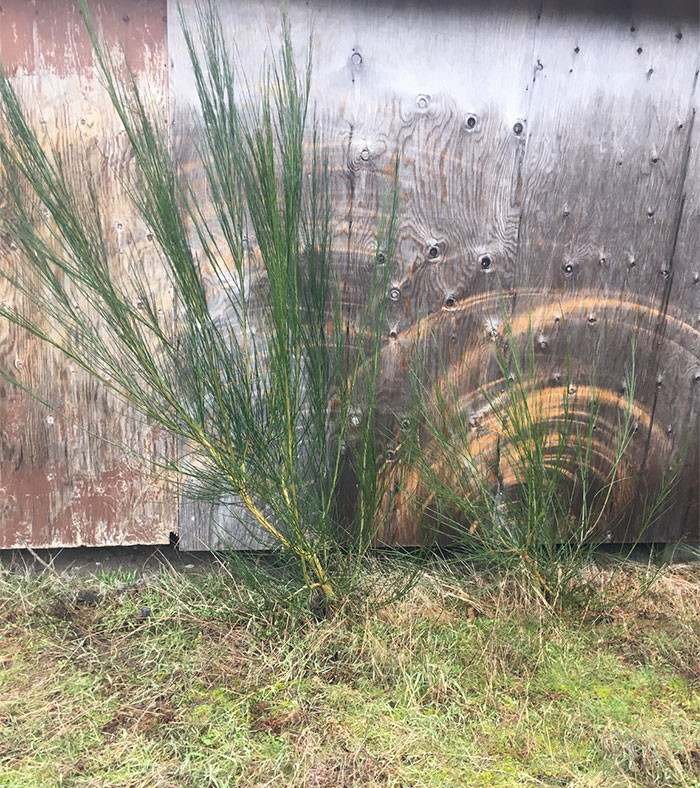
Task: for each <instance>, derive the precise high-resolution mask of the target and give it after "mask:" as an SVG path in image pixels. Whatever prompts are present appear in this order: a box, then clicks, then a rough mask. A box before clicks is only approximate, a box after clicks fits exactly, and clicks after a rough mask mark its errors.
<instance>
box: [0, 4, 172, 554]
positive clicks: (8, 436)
mask: <svg viewBox="0 0 700 788" xmlns="http://www.w3.org/2000/svg"><path fill="white" fill-rule="evenodd" d="M91 8H92V10H93V12H94V13H95V14H96V18H98V19H99V21H100V24H101V25H102V27H103V29H104V34H105V38H106V40H107V41H108V42H110V43H111V44H112V45H114V44H115V43H116V42H118V41H122V42H123V44H124V47H125V49H126V52H127V55H128V58H129V60H130V62H131V64H132V67H133V68H134V69H135V71H136V74H137V78H138V81H139V83H140V84H141V85H142V86H143V87H144V89H146V91H147V93H148V94H149V97H150V99H151V100H152V101H153V102H154V106H155V108H156V111H157V112H160V113H165V112H166V111H167V68H166V24H167V21H166V6H165V2H160V1H159V0H153V2H147V3H144V2H139V1H138V0H120V1H119V2H118V3H113V4H109V5H107V4H103V5H101V6H98V5H96V4H95V3H93V4H92V6H91ZM0 58H2V60H3V62H4V64H5V66H6V68H7V69H8V70H9V71H10V73H12V74H13V75H14V77H13V81H14V84H15V87H16V89H17V90H18V92H19V93H20V95H21V97H22V99H23V100H24V102H25V105H26V106H27V108H28V110H29V112H30V114H31V115H32V117H33V118H34V121H35V122H36V123H37V124H38V128H39V129H40V130H41V133H42V135H45V136H44V139H46V141H47V142H48V141H50V142H51V143H53V144H54V145H55V146H56V148H57V149H58V151H59V152H60V154H61V156H62V157H63V161H64V164H65V166H66V168H67V171H68V173H69V175H70V178H71V181H72V183H73V186H74V187H75V188H77V189H80V188H81V184H83V183H84V181H85V178H86V173H87V169H88V168H90V169H91V170H92V171H93V172H96V173H97V178H98V191H99V197H100V201H101V203H102V207H103V209H104V210H105V215H106V216H108V217H109V223H108V226H107V231H108V233H109V239H108V241H109V245H110V249H111V252H112V255H113V260H114V265H115V266H119V265H120V264H121V262H122V261H124V260H127V259H129V258H130V257H131V256H132V255H134V256H137V257H141V258H143V259H145V260H146V261H148V259H149V256H150V257H152V256H153V250H152V244H151V243H150V241H149V240H148V237H147V228H145V227H143V226H142V225H141V224H140V223H139V222H138V221H137V219H136V217H135V216H134V212H133V210H132V209H131V207H130V205H129V202H128V200H127V199H126V197H125V193H124V189H123V179H125V178H128V175H129V173H130V164H129V156H128V150H127V147H126V145H125V144H124V139H123V134H122V133H120V128H119V126H118V124H117V122H116V119H115V117H114V114H113V112H112V110H111V108H110V106H109V100H108V98H107V97H106V95H105V94H104V92H103V91H102V89H101V87H100V85H99V81H98V79H97V77H96V74H95V73H94V70H93V62H92V55H91V46H90V41H89V38H88V36H87V33H86V31H85V29H84V25H83V22H82V20H81V18H80V15H79V13H78V8H77V4H76V3H75V2H70V0H55V1H54V0H52V1H50V0H36V2H31V3H27V2H24V1H23V0H9V1H8V2H3V4H2V8H1V9H0ZM0 254H2V255H3V257H4V262H8V261H10V262H11V261H12V260H13V259H14V260H16V261H17V263H18V264H21V258H20V256H19V254H20V253H19V251H18V250H17V249H16V248H14V245H13V244H12V241H11V239H4V243H3V245H2V248H1V249H0ZM146 264H147V265H148V262H146ZM2 297H3V298H4V299H6V300H9V299H12V298H16V296H15V295H13V294H12V293H11V292H10V291H9V290H8V289H7V287H6V286H4V288H3V293H2ZM0 363H1V364H2V366H3V369H5V370H10V371H11V372H12V373H13V374H14V375H15V376H16V377H17V379H18V380H19V381H20V382H21V383H22V384H23V385H26V386H28V387H31V388H34V389H36V390H37V391H38V393H39V394H40V395H41V397H43V398H44V399H45V400H46V401H47V402H49V403H51V405H53V406H54V410H49V409H48V408H46V407H44V406H42V405H40V404H39V403H37V402H36V401H34V400H32V399H31V398H30V397H28V396H27V395H25V394H24V393H22V392H21V391H19V390H18V389H16V388H13V387H12V386H11V385H9V384H5V383H3V384H2V386H0V437H1V443H0V496H1V497H0V548H8V547H23V546H26V545H31V546H34V547H50V546H71V545H107V544H110V545H119V544H136V543H146V544H157V543H162V542H167V541H168V538H169V533H170V531H173V530H176V528H177V525H176V517H175V499H174V496H173V494H172V491H168V489H167V487H166V485H165V484H164V483H163V482H162V480H161V479H160V478H159V476H158V474H157V473H156V472H155V471H154V469H153V467H151V466H150V465H149V464H148V463H144V462H142V461H140V460H138V459H137V458H136V456H135V455H140V456H145V457H146V458H147V459H148V458H156V457H159V456H162V454H163V453H165V452H168V451H169V450H170V447H169V443H168V441H167V439H166V438H165V437H164V436H162V435H160V434H159V433H158V432H157V431H156V430H154V429H153V428H152V427H151V426H149V425H147V424H144V423H143V422H142V420H141V419H140V417H138V416H137V415H136V414H134V413H132V412H131V411H130V410H129V409H128V408H126V407H125V406H124V405H123V404H121V403H120V402H118V401H117V400H116V399H115V398H114V397H113V396H112V395H110V393H109V392H108V391H107V390H105V388H104V387H103V386H101V385H99V384H96V383H95V382H93V381H91V380H90V379H89V378H88V377H87V375H86V374H85V373H83V372H81V371H80V370H79V369H77V368H76V367H75V365H72V364H70V363H68V362H67V361H66V360H65V359H64V358H63V357H62V356H61V355H60V354H57V353H55V352H53V351H52V350H50V349H49V348H48V347H46V346H45V345H43V344H42V343H40V342H39V341H38V340H35V339H32V338H29V337H27V336H26V335H24V334H23V333H22V332H21V331H19V330H18V329H15V328H12V327H10V326H8V325H7V324H6V323H2V324H0Z"/></svg>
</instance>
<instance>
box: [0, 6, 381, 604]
mask: <svg viewBox="0 0 700 788" xmlns="http://www.w3.org/2000/svg"><path fill="white" fill-rule="evenodd" d="M81 7H82V10H83V15H84V17H85V20H86V23H87V26H88V29H89V31H90V35H91V37H92V42H93V47H94V52H95V57H96V62H97V65H98V68H99V72H100V74H101V77H102V81H103V83H104V86H105V88H106V90H107V93H108V94H109V97H110V99H111V101H112V104H113V106H114V109H115V110H116V113H117V115H118V117H119V120H120V121H121V124H122V126H123V128H124V131H125V132H126V136H127V138H128V142H129V145H130V148H131V153H132V154H133V159H134V162H135V172H136V174H135V178H134V179H133V181H131V182H129V183H128V184H126V185H125V188H127V189H128V192H129V196H130V197H131V200H132V202H133V204H134V206H135V207H136V209H137V212H138V214H139V215H140V217H141V218H142V219H143V221H144V223H145V224H146V226H147V227H148V228H149V229H150V232H151V233H152V234H153V237H154V239H155V242H156V243H157V246H158V248H159V252H160V254H159V256H158V264H157V265H158V270H155V271H154V270H153V269H150V270H149V269H147V268H146V267H145V266H144V265H143V263H142V262H141V261H139V260H138V259H130V260H129V264H128V269H127V270H122V271H120V270H119V267H118V266H117V265H115V261H114V259H112V256H111V255H110V251H109V248H108V243H107V241H106V232H105V218H104V216H103V215H102V214H101V212H100V208H99V201H98V197H97V189H96V187H95V185H94V182H93V180H92V179H91V177H87V178H86V181H85V184H84V191H82V192H79V193H77V192H76V190H75V188H74V187H73V185H72V184H71V182H70V179H69V178H68V177H67V174H66V171H65V168H64V166H63V163H62V156H61V153H60V151H58V150H56V149H48V150H47V149H46V147H45V145H42V142H41V141H40V140H39V138H38V137H37V134H36V133H35V131H34V129H33V127H32V126H31V124H30V123H29V121H28V120H27V117H26V114H25V111H24V109H23V107H22V106H21V104H20V102H19V100H18V98H17V95H16V94H15V92H14V90H13V88H12V85H11V83H10V81H9V79H8V76H7V74H6V73H5V72H4V71H0V118H2V124H3V127H4V129H3V132H2V134H0V164H1V165H2V169H3V171H4V177H3V180H2V197H3V200H4V201H5V203H6V205H7V206H8V210H7V212H6V214H4V215H3V223H4V225H5V228H4V229H5V231H6V232H7V233H8V234H9V235H10V236H11V237H12V239H13V242H14V243H15V244H16V245H17V246H18V247H19V248H20V249H21V251H22V263H21V265H20V266H17V267H16V268H14V269H12V270H10V269H5V270H3V271H2V274H3V275H4V276H5V277H6V278H7V279H8V280H9V281H10V282H12V284H13V285H14V286H15V287H16V289H17V290H18V291H19V292H20V293H21V294H22V295H23V296H24V297H25V298H26V299H28V302H30V303H32V304H33V305H34V306H35V307H38V311H37V313H38V314H39V317H38V318H34V317H33V316H32V315H33V314H34V313H32V312H31V311H30V310H27V309H17V308H13V307H9V306H3V307H0V314H2V316H4V317H5V318H7V319H9V320H11V321H13V322H14V323H16V324H18V325H20V326H22V327H24V328H26V329H28V330H29V331H30V332H32V333H33V334H34V335H36V336H38V337H40V338H41V339H43V340H45V341H46V342H49V343H50V344H52V345H54V346H55V347H57V348H59V349H60V350H61V351H63V352H64V353H65V354H67V355H68V356H69V357H70V358H71V359H72V360H73V361H74V362H75V363H77V364H78V365H80V366H81V367H82V368H84V369H86V370H87V371H88V372H90V373H91V374H92V375H94V376H95V377H96V378H98V379H99V380H101V381H102V382H103V383H104V384H105V385H106V386H108V387H109V388H110V389H111V390H112V391H114V392H116V394H117V395H119V396H120V397H122V398H123V399H124V400H126V401H127V402H129V403H131V404H132V405H134V406H135V407H136V408H137V409H139V410H140V411H141V412H143V413H144V414H145V415H146V416H147V417H148V418H149V419H151V420H152V421H153V422H154V423H156V424H158V425H160V426H162V427H163V428H165V429H166V430H167V431H168V432H169V433H170V434H171V435H173V436H176V437H177V439H178V440H179V441H180V445H181V447H182V452H181V454H180V456H179V457H178V458H177V459H176V460H173V459H172V458H163V462H164V465H165V466H166V467H167V468H168V469H169V470H170V471H172V472H173V474H175V475H177V477H178V478H184V479H185V480H186V482H187V487H186V490H187V494H188V495H190V496H193V497H195V498H197V499H201V500H206V501H211V502H215V503H219V504H224V505H228V506H229V507H231V508H232V509H234V510H236V511H242V512H243V514H241V518H240V519H241V523H248V524H249V527H251V528H252V530H253V531H254V532H255V534H256V536H257V538H258V539H259V540H260V541H261V542H262V543H264V544H266V545H268V546H269V547H270V548H271V549H277V550H279V551H281V553H283V554H284V556H286V558H287V559H291V562H288V569H289V568H291V569H292V570H293V571H294V572H295V573H296V574H297V575H298V576H300V577H301V578H302V580H303V584H304V586H305V587H306V588H307V589H309V590H312V591H314V592H315V593H316V594H318V593H320V594H321V595H322V597H323V599H324V600H325V601H326V602H328V601H330V600H332V599H334V597H336V595H337V593H338V590H339V587H341V586H343V587H344V586H347V584H348V583H350V584H351V583H352V578H353V577H354V576H355V574H356V569H357V562H358V560H359V559H361V557H362V555H363V554H364V553H365V551H366V550H367V549H368V548H369V547H370V546H371V545H372V543H373V540H374V538H375V535H376V532H377V528H378V527H379V525H380V522H381V518H382V512H383V511H385V510H386V507H385V505H384V504H385V499H386V496H387V493H388V491H389V490H390V489H393V483H392V484H391V485H390V484H389V477H390V475H391V474H392V473H393V472H394V470H393V469H394V467H395V466H392V465H391V464H390V463H383V462H382V455H381V453H380V447H379V443H380V441H379V440H378V433H377V429H378V426H379V422H378V419H377V399H376V386H377V381H378V374H379V367H378V348H379V342H380V336H381V327H382V324H383V316H384V310H385V305H386V296H385V294H386V291H387V287H386V283H387V280H388V277H389V275H390V270H389V269H390V263H389V261H391V259H392V256H393V251H394V238H395V229H396V220H395V217H396V203H395V195H394V201H393V203H392V202H391V200H390V201H389V203H388V205H387V209H386V211H385V213H384V218H383V219H382V221H381V226H380V227H379V228H378V235H379V243H378V253H377V258H376V259H375V260H374V265H373V267H372V272H371V276H370V282H369V288H368V297H367V299H366V302H365V307H364V308H363V310H362V311H361V313H360V314H358V315H356V316H354V317H353V319H352V324H350V322H349V320H348V318H345V317H344V316H343V313H342V310H341V308H340V304H339V300H338V292H337V287H336V281H335V279H334V273H333V270H332V269H333V250H332V244H331V227H332V219H333V204H332V195H331V191H330V184H329V173H328V166H327V163H326V162H325V160H324V159H323V157H322V156H321V154H320V152H319V151H320V146H319V140H318V139H317V131H316V126H315V123H314V122H313V121H311V120H309V117H308V115H309V90H310V80H311V56H310V55H309V58H308V60H307V63H306V67H305V68H304V69H303V70H299V69H298V68H297V65H296V61H295V56H294V52H293V50H292V43H291V36H290V29H289V24H288V22H287V20H286V18H284V19H283V25H282V43H281V49H280V52H279V55H278V56H277V57H275V58H272V60H271V62H270V64H269V66H268V67H267V69H266V70H265V73H264V79H263V86H262V89H261V91H260V93H255V92H254V91H252V90H251V89H250V88H248V87H247V85H248V83H247V82H246V80H245V79H242V80H239V79H238V75H237V73H235V69H234V66H233V65H232V62H233V61H232V55H231V52H230V49H229V46H228V44H227V40H226V36H225V34H224V30H223V28H222V25H221V22H220V20H219V18H218V16H217V14H216V11H215V9H214V6H213V4H212V3H209V4H204V5H200V6H198V9H197V24H196V28H195V29H192V28H190V26H189V25H188V23H187V21H186V20H185V18H184V16H183V14H182V12H181V14H180V19H181V22H182V25H183V31H184V35H185V41H186V44H187V48H188V51H189V55H190V59H191V65H192V70H193V73H194V78H195V82H196V89H197V96H198V100H199V109H200V112H201V117H200V123H199V128H198V131H197V134H196V140H197V142H196V149H197V154H198V159H199V163H200V164H201V169H202V171H203V173H204V176H205V182H206V190H205V191H206V195H202V194H201V193H200V192H199V191H198V189H197V187H196V185H195V184H194V183H193V182H192V181H191V180H189V179H188V178H187V177H186V176H185V175H184V174H183V172H182V170H181V168H180V167H179V166H178V162H177V161H176V160H175V158H174V155H173V154H172V152H171V147H170V144H169V140H168V137H167V132H166V131H165V130H164V129H162V128H161V126H160V125H159V124H158V122H157V121H155V120H154V114H153V113H151V112H150V111H149V108H148V106H147V104H146V101H145V99H144V98H143V96H142V94H141V92H140V91H139V88H138V85H137V80H136V77H135V75H134V74H133V72H131V70H130V69H129V67H128V64H126V65H125V64H124V63H122V62H121V61H120V59H118V58H115V57H114V56H113V55H112V54H111V52H110V50H109V49H108V48H107V47H106V45H105V44H104V43H103V42H102V41H101V40H100V38H99V36H98V34H97V32H96V31H95V28H94V27H93V25H92V23H91V21H90V18H89V16H88V14H87V10H86V7H85V4H84V2H83V3H81ZM380 252H381V262H380V258H379V253H380ZM255 276H257V277H258V279H264V280H265V281H266V287H265V292H264V293H263V294H260V293H259V292H258V290H256V289H255V288H254V287H253V286H252V282H253V278H254V277H255ZM154 279H155V280H159V281H167V282H168V283H169V284H170V285H172V290H173V294H174V296H173V298H174V304H173V307H174V313H175V319H174V320H172V319H167V318H166V317H165V312H164V310H163V309H162V306H163V304H162V294H158V293H156V292H154V288H153V286H152V282H153V281H154ZM210 286H211V287H213V288H214V289H216V290H217V291H218V292H220V293H223V295H224V298H225V308H224V309H222V310H219V311H218V312H217V311H216V310H215V309H214V308H213V307H212V304H211V302H210V289H209V288H210ZM159 298H160V299H161V300H159ZM345 473H351V474H353V476H354V478H355V480H356V482H357V490H358V492H357V495H356V499H355V500H354V502H353V504H354V505H353V506H352V507H351V511H352V515H351V517H350V519H348V517H347V511H348V507H343V514H342V517H341V514H340V508H339V506H338V501H337V499H336V498H337V496H336V491H337V489H338V482H339V479H340V478H341V475H342V474H345Z"/></svg>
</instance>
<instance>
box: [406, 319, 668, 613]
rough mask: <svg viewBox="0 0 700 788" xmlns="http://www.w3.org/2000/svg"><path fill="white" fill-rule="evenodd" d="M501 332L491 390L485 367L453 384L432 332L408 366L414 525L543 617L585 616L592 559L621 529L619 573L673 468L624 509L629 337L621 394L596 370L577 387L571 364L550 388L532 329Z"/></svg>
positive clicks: (663, 505) (628, 480) (629, 465)
mask: <svg viewBox="0 0 700 788" xmlns="http://www.w3.org/2000/svg"><path fill="white" fill-rule="evenodd" d="M500 325H501V330H500V331H492V332H491V336H492V337H493V341H492V357H493V359H494V361H495V369H496V375H495V378H496V379H495V380H492V381H491V382H489V383H488V384H485V385H484V384H480V383H479V381H480V380H483V369H479V370H475V369H471V370H469V369H468V370H466V378H467V379H466V380H465V379H464V378H465V375H464V374H457V375H456V374H455V370H454V368H450V365H449V364H448V363H447V362H445V361H443V360H442V359H441V355H440V349H439V343H438V342H437V341H436V338H435V337H432V336H431V335H430V334H429V333H426V338H425V342H424V345H423V347H422V348H421V350H420V351H419V352H418V353H417V354H416V355H415V357H414V364H413V371H412V381H413V390H414V401H415V402H416V403H420V405H419V406H418V408H417V410H416V415H415V419H416V420H417V421H418V422H419V423H420V425H421V426H420V429H419V430H417V431H416V432H415V434H414V435H412V436H411V439H412V440H413V444H412V446H411V447H410V448H409V447H407V449H406V451H407V461H408V463H409V467H410V468H411V471H410V474H409V478H410V479H411V485H412V487H413V489H414V493H413V496H414V500H415V502H416V504H417V516H418V517H419V518H420V519H421V522H422V524H423V527H424V531H425V534H426V535H427V538H429V539H431V540H435V541H438V542H440V541H443V542H446V543H448V544H450V545H452V546H455V547H458V548H460V552H461V560H468V561H469V562H473V563H474V562H475V563H476V564H477V565H479V566H482V567H484V568H485V569H486V570H487V571H492V572H493V573H494V575H495V576H496V577H499V578H502V577H503V576H506V575H507V576H509V577H510V578H511V579H512V580H513V581H514V583H515V585H516V586H518V587H520V588H521V589H522V590H523V591H524V593H525V596H530V597H533V596H534V597H535V598H536V599H537V600H538V601H539V602H541V603H543V604H544V606H545V607H547V608H550V609H553V610H562V609H564V608H569V609H580V608H581V607H583V606H589V605H593V606H595V602H596V601H597V602H601V601H602V598H603V597H602V596H601V595H600V594H597V593H596V592H597V591H600V590H601V589H600V584H601V582H603V581H604V580H605V579H607V581H608V585H609V586H611V587H612V585H614V584H612V583H610V582H609V581H611V580H612V579H613V577H612V575H613V574H614V573H611V572H610V565H609V564H608V566H607V568H606V569H605V570H604V571H601V567H600V565H599V562H597V561H596V560H594V559H595V553H596V551H598V550H599V548H600V547H601V546H602V545H603V544H604V543H606V542H609V541H610V539H611V535H612V533H616V534H617V535H618V536H619V534H620V533H623V532H624V533H625V534H626V537H625V539H624V541H625V542H626V544H625V547H624V548H623V550H622V552H621V553H620V554H619V555H618V556H617V558H618V559H623V560H622V561H620V562H619V563H618V566H621V565H622V563H623V562H624V560H626V559H628V558H629V557H630V556H631V555H632V553H633V551H634V549H635V547H636V546H637V545H638V544H639V541H640V539H642V538H643V537H644V535H645V533H646V532H647V531H648V529H649V528H650V526H652V525H653V524H654V523H656V522H657V521H658V520H659V518H660V517H661V516H662V515H663V514H664V513H666V512H667V510H668V508H669V506H670V503H671V497H672V493H673V489H674V486H675V483H676V479H677V467H673V468H671V469H670V471H669V472H668V474H667V475H666V476H665V477H664V478H663V480H662V481H661V482H660V484H659V485H658V487H657V488H656V489H655V490H654V491H653V492H651V493H649V494H648V495H647V496H646V497H645V498H644V500H643V501H641V502H638V501H635V500H634V490H635V489H636V483H635V479H636V478H637V475H638V472H639V468H638V464H639V454H638V452H637V449H636V446H633V444H632V438H633V436H634V434H635V432H636V430H637V426H638V425H637V416H638V414H637V407H636V405H635V382H636V374H635V346H636V340H634V339H633V341H632V344H631V348H630V355H629V362H628V364H627V368H626V370H625V383H624V386H623V388H622V393H621V394H619V395H617V394H616V395H615V396H611V394H610V392H607V391H604V390H599V389H598V388H597V387H596V384H595V374H594V373H593V372H592V373H591V379H590V381H589V385H587V386H585V387H584V388H583V389H581V390H578V389H577V388H576V386H574V385H573V383H572V379H571V374H570V369H571V365H570V362H569V360H568V356H567V370H569V371H568V372H567V376H566V381H565V382H562V384H560V385H557V386H555V387H550V386H549V385H548V383H547V382H546V381H545V380H544V379H543V377H542V372H541V370H538V366H537V362H536V355H535V344H536V337H535V332H534V331H533V330H532V326H531V324H528V328H527V331H526V332H525V333H524V335H521V336H516V335H515V333H514V330H513V326H512V324H510V323H509V322H508V321H507V320H505V319H504V320H503V321H501V324H500ZM436 357H437V358H438V359H439V361H438V366H439V368H440V372H439V373H438V374H437V375H434V374H426V370H427V368H428V365H427V363H426V359H429V358H432V361H431V362H430V364H431V366H432V367H434V365H435V358H436ZM611 402H612V407H611ZM611 414H612V415H611ZM680 462H682V458H681V460H680V461H679V463H680ZM653 576H654V573H652V574H651V575H650V577H651V579H653ZM610 601H611V600H608V602H610ZM617 601H618V602H619V601H620V600H619V599H618V600H617Z"/></svg>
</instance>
